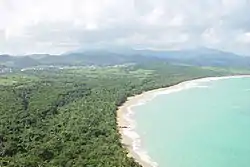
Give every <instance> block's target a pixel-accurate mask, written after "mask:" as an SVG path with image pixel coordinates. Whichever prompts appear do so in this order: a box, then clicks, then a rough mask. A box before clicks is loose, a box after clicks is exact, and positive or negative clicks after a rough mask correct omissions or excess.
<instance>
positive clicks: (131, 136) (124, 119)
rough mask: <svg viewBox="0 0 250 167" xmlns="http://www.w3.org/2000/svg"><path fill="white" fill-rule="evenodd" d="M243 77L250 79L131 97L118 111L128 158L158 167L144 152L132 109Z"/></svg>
mask: <svg viewBox="0 0 250 167" xmlns="http://www.w3.org/2000/svg"><path fill="white" fill-rule="evenodd" d="M242 77H250V75H238V76H225V77H207V78H201V79H194V80H190V81H185V82H182V83H179V84H177V85H174V86H171V87H166V88H160V89H155V90H151V91H147V92H144V93H142V94H140V95H136V96H133V97H129V98H128V100H127V101H126V102H125V103H124V104H123V105H122V106H120V107H119V109H118V111H117V123H118V126H119V131H120V133H121V135H122V143H123V144H124V145H125V146H126V147H127V149H128V151H129V155H128V156H131V157H133V158H134V159H135V160H136V161H137V162H138V163H140V164H141V165H142V166H143V167H158V164H157V163H156V162H154V160H152V159H151V158H150V156H149V155H148V154H147V152H146V150H143V148H142V146H141V139H140V136H139V135H138V134H137V133H136V131H135V127H136V122H135V120H134V119H133V114H134V112H133V110H132V109H131V108H132V107H134V106H138V105H143V104H144V103H146V102H147V101H150V100H152V99H153V98H154V97H156V96H157V95H159V94H170V93H174V92H178V91H181V90H185V89H190V88H194V87H202V83H203V82H210V81H214V80H221V79H229V78H242Z"/></svg>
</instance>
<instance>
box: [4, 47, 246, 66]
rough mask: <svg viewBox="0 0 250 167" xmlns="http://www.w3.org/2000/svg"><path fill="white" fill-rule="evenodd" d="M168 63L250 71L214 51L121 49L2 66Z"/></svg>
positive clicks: (239, 60)
mask: <svg viewBox="0 0 250 167" xmlns="http://www.w3.org/2000/svg"><path fill="white" fill-rule="evenodd" d="M151 61H165V62H168V63H175V64H185V65H195V66H219V67H241V68H250V57H244V56H238V55H236V54H233V53H229V52H223V51H219V50H214V49H207V48H198V49H192V50H181V51H155V50H132V49H119V50H113V51H107V50H89V51H83V52H71V53H66V54H62V55H49V54H34V55H26V56H11V55H0V65H4V66H6V67H13V68H26V67H33V66H38V65H102V66H106V65H116V64H124V63H143V62H151Z"/></svg>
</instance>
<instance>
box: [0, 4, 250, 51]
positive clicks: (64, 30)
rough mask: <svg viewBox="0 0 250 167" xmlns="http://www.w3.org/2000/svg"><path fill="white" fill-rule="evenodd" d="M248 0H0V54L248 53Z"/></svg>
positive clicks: (249, 43)
mask: <svg viewBox="0 0 250 167" xmlns="http://www.w3.org/2000/svg"><path fill="white" fill-rule="evenodd" d="M249 8H250V1H249V0H188V1H187V0H36V1H34V0H18V1H16V0H0V52H1V53H11V54H26V53H62V52H66V51H70V50H74V49H79V48H83V49H87V48H107V47H108V48H112V47H117V46H119V47H120V46H122V47H123V46H126V47H134V48H152V49H181V48H190V47H199V46H205V47H212V48H217V49H222V50H227V51H232V52H237V53H240V54H249V55H250V47H249V46H250V10H249Z"/></svg>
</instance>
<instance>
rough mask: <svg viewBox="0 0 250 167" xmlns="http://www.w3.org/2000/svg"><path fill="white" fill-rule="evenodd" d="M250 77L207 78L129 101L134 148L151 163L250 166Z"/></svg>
mask: <svg viewBox="0 0 250 167" xmlns="http://www.w3.org/2000/svg"><path fill="white" fill-rule="evenodd" d="M249 99H250V78H249V77H226V78H204V79H199V80H194V81H187V82H186V83H184V84H182V85H181V86H179V87H178V88H174V89H169V90H165V91H159V92H155V93H153V94H152V95H151V97H150V98H147V99H143V98H142V99H140V100H139V101H138V102H137V103H136V104H134V105H132V106H129V107H128V110H129V111H128V114H127V119H128V121H129V122H130V125H131V129H130V130H129V131H128V132H127V133H126V134H127V135H128V136H129V137H131V138H132V139H133V150H134V151H135V152H136V153H137V154H138V156H140V158H141V159H142V160H143V161H145V162H147V163H148V164H149V165H150V166H159V167H196V166H197V167H211V166H213V167H239V166H241V167H247V166H250V158H249V157H250V144H248V143H249V142H248V141H250V133H249V132H250V103H249Z"/></svg>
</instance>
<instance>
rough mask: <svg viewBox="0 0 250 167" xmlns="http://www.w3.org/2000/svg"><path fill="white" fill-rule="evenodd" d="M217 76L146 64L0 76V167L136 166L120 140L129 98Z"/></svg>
mask: <svg viewBox="0 0 250 167" xmlns="http://www.w3.org/2000/svg"><path fill="white" fill-rule="evenodd" d="M227 74H229V73H228V72H226V71H222V70H215V69H213V70H211V69H202V68H198V67H188V66H174V65H168V64H165V63H151V64H140V65H128V66H117V67H88V68H87V67H85V68H78V69H66V70H50V71H46V70H45V71H25V72H23V73H18V74H12V75H9V76H0V94H1V96H0V120H1V121H0V166H1V167H5V166H6V167H81V166H84V167H132V166H134V167H136V166H140V165H139V164H137V163H136V162H135V161H134V160H133V159H132V158H129V157H127V151H126V149H125V148H124V147H123V145H122V144H121V142H120V137H121V136H120V135H119V133H118V127H117V126H116V125H117V124H116V110H117V106H119V105H121V104H122V103H124V102H125V100H126V99H127V97H128V96H132V95H135V94H139V93H141V92H143V91H146V90H150V89H155V88H159V87H166V86H170V85H173V84H176V83H179V82H181V81H184V80H188V79H193V78H199V77H205V76H220V75H227Z"/></svg>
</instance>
